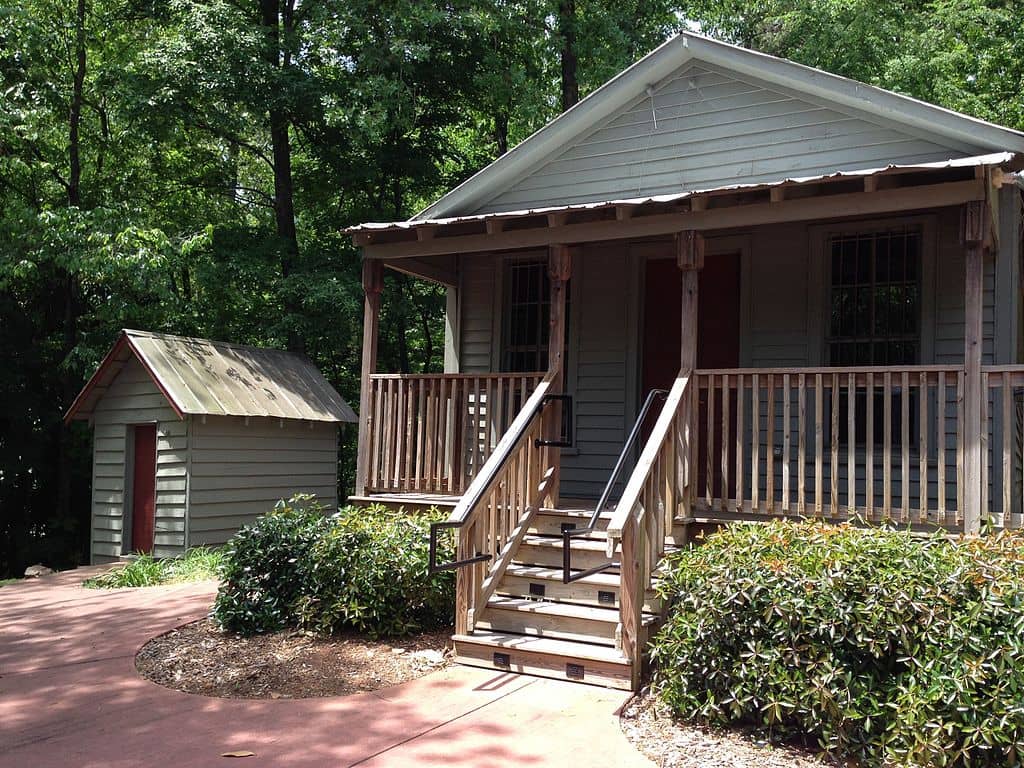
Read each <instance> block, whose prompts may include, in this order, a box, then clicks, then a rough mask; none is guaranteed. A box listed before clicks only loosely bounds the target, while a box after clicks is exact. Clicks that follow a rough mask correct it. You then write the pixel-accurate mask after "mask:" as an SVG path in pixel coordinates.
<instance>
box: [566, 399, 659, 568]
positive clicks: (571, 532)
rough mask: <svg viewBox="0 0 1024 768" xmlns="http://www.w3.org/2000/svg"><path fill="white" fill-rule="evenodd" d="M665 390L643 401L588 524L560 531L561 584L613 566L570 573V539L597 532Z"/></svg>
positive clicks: (607, 565)
mask: <svg viewBox="0 0 1024 768" xmlns="http://www.w3.org/2000/svg"><path fill="white" fill-rule="evenodd" d="M667 396H668V390H667V389H652V390H651V391H650V392H648V393H647V399H645V400H644V404H643V407H642V408H641V409H640V415H639V416H637V418H636V422H635V423H634V424H633V429H632V430H631V431H630V433H629V437H627V438H626V442H625V444H624V445H623V446H622V452H621V453H619V458H618V460H617V461H616V462H615V467H614V469H612V474H611V476H610V477H609V478H608V482H607V483H605V486H604V491H603V492H602V493H601V498H600V499H598V501H597V506H595V507H594V512H593V514H592V515H591V516H590V522H589V523H588V524H587V525H585V526H584V527H582V528H566V529H564V530H563V531H562V583H563V584H569V583H571V582H573V581H579V580H580V579H585V578H586V577H587V576H593V575H594V574H595V573H601V571H605V570H607V569H608V568H611V567H613V566H614V565H615V561H614V560H609V561H608V562H607V563H602V564H601V565H596V566H594V567H593V568H588V569H587V570H585V571H580V572H579V573H573V572H572V539H574V538H576V537H578V536H583V535H584V534H587V533H593V532H594V531H595V530H597V527H598V521H599V520H600V518H601V513H602V512H603V511H604V506H605V504H607V503H608V499H609V497H610V496H611V495H612V489H613V488H614V487H615V483H616V481H617V480H618V479H619V474H620V473H621V472H622V469H623V467H625V466H626V457H627V456H629V454H630V452H631V451H632V450H633V445H634V444H635V443H636V441H637V438H639V437H640V433H641V430H642V428H643V425H644V422H645V421H646V420H647V414H648V412H649V411H650V410H651V406H652V405H654V401H655V400H657V399H658V398H659V397H667Z"/></svg>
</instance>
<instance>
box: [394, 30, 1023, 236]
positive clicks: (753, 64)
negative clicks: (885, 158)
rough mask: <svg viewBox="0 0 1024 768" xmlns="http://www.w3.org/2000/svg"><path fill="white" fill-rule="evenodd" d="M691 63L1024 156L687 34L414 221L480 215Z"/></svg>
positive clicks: (832, 81)
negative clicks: (545, 165)
mask: <svg viewBox="0 0 1024 768" xmlns="http://www.w3.org/2000/svg"><path fill="white" fill-rule="evenodd" d="M694 62H700V63H701V64H703V65H704V66H705V68H707V69H708V70H709V71H711V70H715V71H718V72H719V73H721V72H722V71H726V72H729V73H730V75H733V76H735V77H736V78H742V80H744V81H750V82H756V83H762V84H764V85H765V86H766V87H768V88H771V89H773V90H778V91H779V92H780V93H782V92H784V91H789V92H790V93H795V94H798V95H799V96H800V97H801V98H803V99H809V100H812V101H814V102H817V103H820V104H822V105H827V106H829V107H832V108H833V109H835V110H836V111H837V112H838V113H850V114H851V115H852V116H853V117H861V118H864V119H866V120H867V121H868V122H873V123H877V124H879V125H883V124H888V125H889V126H890V127H891V126H899V127H901V128H903V129H904V130H905V131H907V132H908V133H909V134H910V135H912V136H932V137H935V139H937V140H941V142H942V144H944V145H947V146H949V147H950V150H951V152H950V154H949V155H948V156H949V157H955V156H956V155H958V154H959V155H963V154H970V152H965V148H967V147H978V148H980V149H981V152H985V151H989V152H992V151H1000V150H1011V151H1016V152H1024V134H1022V133H1020V132H1017V131H1013V130H1010V129H1007V128H1002V127H1000V126H997V125H994V124H992V123H988V122H985V121H983V120H978V119H976V118H972V117H969V116H967V115H962V114H959V113H957V112H953V111H951V110H947V109H943V108H941V107H937V106H935V105H932V104H927V103H925V102H922V101H918V100H916V99H913V98H910V97H907V96H901V95H899V94H896V93H892V92H890V91H886V90H883V89H881V88H876V87H874V86H869V85H865V84H863V83H858V82H856V81H854V80H849V79H847V78H843V77H839V76H837V75H832V74H829V73H827V72H823V71H821V70H817V69H813V68H811V67H806V66H803V65H800V64H796V63H794V62H790V61H786V60H784V59H779V58H776V57H774V56H768V55H766V54H762V53H758V52H756V51H751V50H747V49H744V48H740V47H737V46H734V45H729V44H727V43H721V42H718V41H715V40H711V39H710V38H706V37H703V36H701V35H697V34H693V33H683V34H680V35H677V36H676V37H673V38H671V39H670V40H668V41H667V42H665V43H664V44H663V45H661V46H660V47H659V48H657V49H655V50H654V51H653V52H652V53H650V54H648V55H647V56H646V57H644V58H643V59H641V60H640V61H638V62H637V63H636V64H634V65H633V66H631V67H629V68H627V69H626V70H624V71H623V72H621V73H620V74H619V75H618V76H616V77H615V78H613V79H612V80H610V81H608V82H607V83H606V84H605V85H603V86H602V87H601V88H599V89H597V90H596V91H594V93H592V94H591V95H590V96H588V97H587V98H586V99H583V100H582V101H580V102H579V103H578V104H577V105H575V106H574V107H573V108H572V109H570V110H568V111H567V112H565V113H563V114H562V115H560V116H559V117H557V118H555V119H554V120H553V121H551V122H550V123H548V124H547V125H546V126H544V127H543V128H541V129H540V130H539V131H537V132H536V133H534V134H533V135H532V136H530V137H529V138H527V139H526V140H525V141H523V142H522V143H520V144H519V145H518V146H516V147H515V148H513V149H512V150H510V151H509V152H507V153H506V154H505V155H503V156H502V157H500V158H498V159H497V160H495V161H494V162H493V163H491V164H490V165H489V166H487V167H486V168H484V169H483V170H481V171H480V172H479V173H477V174H476V175H474V176H472V177H470V178H469V179H468V180H466V181H465V182H463V183H462V184H460V185H459V186H458V187H456V188H455V189H453V190H452V191H451V192H449V193H448V194H446V195H444V196H443V197H442V198H440V199H439V200H438V201H437V202H435V203H434V204H432V205H430V206H428V207H427V208H425V209H424V210H423V211H421V212H420V213H418V214H417V215H416V216H414V217H413V219H412V220H411V221H413V222H415V221H426V220H431V219H438V218H443V217H451V216H457V215H460V214H462V215H465V214H467V213H470V212H473V211H476V210H478V209H479V208H480V207H481V206H485V205H486V204H487V203H488V201H490V200H492V199H494V198H495V197H496V196H497V195H499V194H501V193H503V192H505V191H507V190H509V189H511V188H512V187H513V186H514V185H515V184H516V183H518V182H519V181H520V180H521V179H523V178H524V177H526V176H528V175H529V174H531V173H533V172H534V171H536V170H537V169H538V168H539V167H540V166H541V165H543V164H544V163H545V162H547V161H549V160H551V159H552V158H554V157H555V156H556V155H557V154H558V153H560V152H562V151H565V150H566V149H568V148H569V147H571V146H572V145H573V143H575V142H578V141H580V140H581V139H582V138H583V137H584V136H586V135H587V134H588V133H592V132H593V131H595V130H596V129H597V128H598V127H600V126H602V125H604V124H605V121H608V120H609V119H611V118H612V117H613V116H614V115H616V114H617V113H619V112H620V111H622V110H628V109H629V108H630V107H631V106H635V105H637V104H640V103H642V102H644V101H645V100H649V96H648V92H649V91H650V92H656V91H657V89H658V88H659V87H664V86H665V84H666V82H667V81H670V80H671V79H672V78H673V77H675V76H678V73H679V71H680V70H682V69H684V68H685V67H687V65H692V64H693V63H694ZM975 154H980V153H979V152H975ZM616 196H617V197H622V196H623V195H621V194H620V195H616ZM520 207H522V206H520Z"/></svg>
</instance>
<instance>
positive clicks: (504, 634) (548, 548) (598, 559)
mask: <svg viewBox="0 0 1024 768" xmlns="http://www.w3.org/2000/svg"><path fill="white" fill-rule="evenodd" d="M590 515H591V511H587V510H582V509H540V510H538V512H537V514H536V515H534V516H533V519H532V520H531V522H530V525H529V527H528V529H527V532H526V534H525V535H524V536H523V538H522V541H521V543H520V544H519V547H518V549H517V551H516V552H515V555H514V556H513V559H512V560H511V562H510V563H509V564H508V566H507V567H506V569H505V571H504V574H503V575H502V577H501V579H500V581H499V582H498V584H497V586H496V587H495V589H494V593H493V594H492V595H491V597H490V598H489V599H488V601H487V604H486V605H485V606H484V607H483V609H482V610H480V611H479V612H478V614H477V616H476V618H475V621H474V623H473V627H472V629H471V630H470V631H469V632H466V633H464V634H457V635H455V637H454V640H455V658H456V660H457V661H459V662H460V663H463V664H468V665H472V666H478V667H487V668H491V669H496V670H502V671H510V672H521V673H526V674H533V675H540V676H543V677H552V678H557V679H561V680H573V681H578V682H584V683H590V684H593V685H601V686H606V687H611V688H622V689H626V690H630V689H632V688H635V687H636V682H637V680H638V678H639V674H640V669H639V663H640V662H638V663H637V664H634V663H632V662H631V660H630V659H629V658H628V657H627V656H626V655H625V654H624V653H623V652H622V650H620V644H621V643H620V638H619V636H618V635H619V622H620V614H619V608H620V588H621V579H620V574H619V571H618V569H616V568H610V569H608V570H607V571H603V572H601V573H597V574H593V575H591V576H586V577H584V578H582V579H580V580H579V581H574V582H571V583H569V584H564V583H563V581H562V557H563V550H562V547H563V543H562V535H561V533H562V530H563V527H570V528H571V527H576V526H583V525H586V523H587V522H588V520H589V518H590ZM610 517H611V513H608V514H607V515H602V518H601V520H600V525H599V529H598V530H596V531H593V532H592V533H591V534H589V535H588V536H587V537H586V538H576V539H573V540H572V550H573V553H572V565H573V568H574V570H576V571H577V572H578V571H581V570H586V569H588V568H592V567H594V566H598V565H601V564H602V563H606V562H607V561H608V555H607V552H606V546H607V541H606V536H605V532H604V529H605V528H606V527H607V523H608V520H609V519H610ZM660 610H661V606H660V602H659V600H658V598H657V597H656V596H655V595H654V593H653V590H647V592H646V594H645V600H644V604H643V614H642V616H643V619H642V627H643V638H644V639H646V637H647V634H648V633H649V632H650V629H651V628H652V627H653V626H654V625H655V624H656V623H657V621H658V620H659V618H660Z"/></svg>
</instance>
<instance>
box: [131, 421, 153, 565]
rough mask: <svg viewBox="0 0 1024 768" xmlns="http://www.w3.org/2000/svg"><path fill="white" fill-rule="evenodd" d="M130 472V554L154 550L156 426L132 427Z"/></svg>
mask: <svg viewBox="0 0 1024 768" xmlns="http://www.w3.org/2000/svg"><path fill="white" fill-rule="evenodd" d="M134 430H135V432H134V435H133V437H134V440H133V444H134V446H135V448H134V454H133V457H132V458H133V463H132V466H133V469H132V551H133V552H152V551H153V525H154V519H155V517H156V424H140V425H138V426H136V427H134Z"/></svg>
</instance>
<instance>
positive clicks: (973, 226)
mask: <svg viewBox="0 0 1024 768" xmlns="http://www.w3.org/2000/svg"><path fill="white" fill-rule="evenodd" d="M986 208H987V206H986V204H985V203H984V202H983V201H972V202H969V203H966V204H965V205H964V206H963V208H962V210H961V217H960V219H961V220H960V224H961V226H960V238H961V241H962V242H963V244H964V246H965V259H964V263H965V266H966V268H965V270H964V394H963V397H964V401H963V406H964V434H963V441H964V444H963V450H964V488H963V496H962V498H963V504H964V508H963V519H964V533H965V534H967V535H969V536H973V535H977V534H978V533H980V531H981V518H982V515H983V514H985V513H986V510H983V509H982V508H981V498H982V489H981V483H982V477H983V474H984V473H983V471H982V469H983V467H982V462H983V461H985V456H984V455H983V453H982V446H983V441H982V434H981V398H982V397H987V395H988V393H986V392H984V391H983V387H982V380H981V351H982V312H983V306H982V269H983V254H984V249H985V234H986V233H985V230H986V229H987V227H988V222H989V215H988V211H987V210H986Z"/></svg>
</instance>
